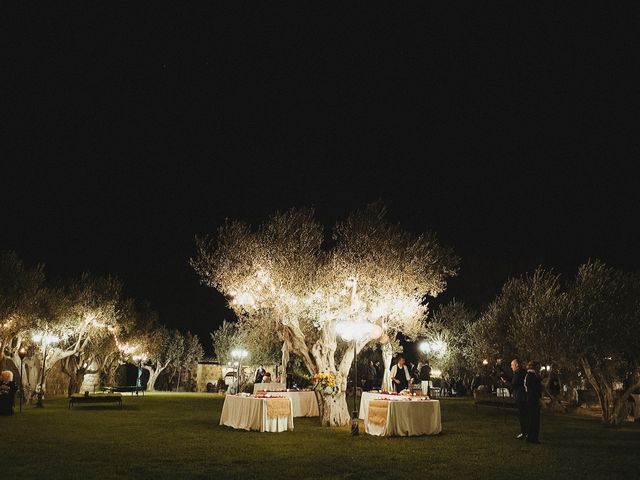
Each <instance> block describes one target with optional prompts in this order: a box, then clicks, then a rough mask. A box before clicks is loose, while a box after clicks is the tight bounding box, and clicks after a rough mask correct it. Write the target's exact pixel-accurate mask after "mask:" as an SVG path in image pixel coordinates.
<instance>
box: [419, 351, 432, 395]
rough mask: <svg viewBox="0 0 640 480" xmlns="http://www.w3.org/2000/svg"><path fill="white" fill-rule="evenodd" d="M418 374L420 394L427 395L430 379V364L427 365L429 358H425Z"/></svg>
mask: <svg viewBox="0 0 640 480" xmlns="http://www.w3.org/2000/svg"><path fill="white" fill-rule="evenodd" d="M418 375H419V378H420V386H421V387H422V394H423V395H426V396H429V382H430V381H431V365H429V360H425V362H424V365H422V367H420V370H419V372H418Z"/></svg>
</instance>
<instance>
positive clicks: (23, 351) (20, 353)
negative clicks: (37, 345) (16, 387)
mask: <svg viewBox="0 0 640 480" xmlns="http://www.w3.org/2000/svg"><path fill="white" fill-rule="evenodd" d="M18 356H19V357H20V413H22V404H23V403H24V382H23V376H22V375H23V373H22V372H23V371H24V368H23V367H24V357H26V356H27V349H26V348H24V347H22V348H20V350H18Z"/></svg>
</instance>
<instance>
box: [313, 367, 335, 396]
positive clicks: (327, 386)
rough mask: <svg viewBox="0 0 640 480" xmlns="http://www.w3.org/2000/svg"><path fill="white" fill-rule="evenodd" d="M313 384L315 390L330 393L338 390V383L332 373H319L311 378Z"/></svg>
mask: <svg viewBox="0 0 640 480" xmlns="http://www.w3.org/2000/svg"><path fill="white" fill-rule="evenodd" d="M312 381H313V384H314V388H315V389H316V390H321V391H325V392H327V391H332V392H336V391H337V390H338V381H337V379H336V375H335V374H334V373H333V372H319V373H316V374H315V375H314V376H313V379H312Z"/></svg>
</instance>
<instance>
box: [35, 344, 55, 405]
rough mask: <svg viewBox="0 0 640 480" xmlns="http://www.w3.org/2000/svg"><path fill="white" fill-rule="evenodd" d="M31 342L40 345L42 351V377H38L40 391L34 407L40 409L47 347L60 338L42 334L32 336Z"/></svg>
mask: <svg viewBox="0 0 640 480" xmlns="http://www.w3.org/2000/svg"><path fill="white" fill-rule="evenodd" d="M33 341H34V342H36V343H42V349H43V350H44V355H43V357H42V375H40V389H39V390H38V401H37V402H36V407H38V408H42V407H44V403H43V398H44V376H45V372H46V370H47V347H48V346H49V345H53V344H54V343H57V342H59V341H60V338H58V337H57V336H56V335H49V334H47V333H44V334H37V335H34V336H33Z"/></svg>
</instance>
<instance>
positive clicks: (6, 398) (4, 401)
mask: <svg viewBox="0 0 640 480" xmlns="http://www.w3.org/2000/svg"><path fill="white" fill-rule="evenodd" d="M17 391H18V387H17V386H16V384H15V382H14V381H13V372H12V371H10V370H4V371H3V372H2V373H1V374H0V415H13V404H14V403H15V398H16V392H17Z"/></svg>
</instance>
